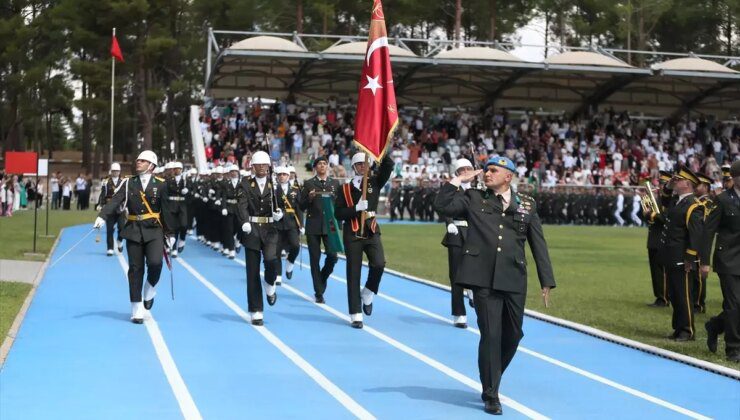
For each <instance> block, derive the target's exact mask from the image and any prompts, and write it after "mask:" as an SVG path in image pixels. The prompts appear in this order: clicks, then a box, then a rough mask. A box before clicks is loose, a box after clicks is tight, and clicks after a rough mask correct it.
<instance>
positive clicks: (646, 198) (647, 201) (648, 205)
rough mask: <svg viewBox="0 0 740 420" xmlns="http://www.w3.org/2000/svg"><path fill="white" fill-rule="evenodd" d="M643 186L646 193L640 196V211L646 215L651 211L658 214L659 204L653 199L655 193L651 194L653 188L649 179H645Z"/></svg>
mask: <svg viewBox="0 0 740 420" xmlns="http://www.w3.org/2000/svg"><path fill="white" fill-rule="evenodd" d="M644 187H645V189H646V190H647V194H645V195H641V196H640V205H641V206H642V211H643V212H644V213H645V214H648V215H649V214H652V213H655V214H656V215H657V214H660V205H658V201H657V200H656V199H655V195H653V188H652V185H650V181H645V182H644Z"/></svg>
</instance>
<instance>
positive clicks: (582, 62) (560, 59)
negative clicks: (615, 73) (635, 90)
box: [545, 51, 632, 68]
mask: <svg viewBox="0 0 740 420" xmlns="http://www.w3.org/2000/svg"><path fill="white" fill-rule="evenodd" d="M545 63H546V64H560V65H572V66H602V67H624V68H631V67H632V66H630V65H629V64H627V63H624V62H622V61H619V60H617V59H614V58H611V57H609V56H608V55H604V54H599V53H595V52H591V51H567V52H564V53H562V54H557V55H553V56H551V57H548V58H547V59H546V60H545Z"/></svg>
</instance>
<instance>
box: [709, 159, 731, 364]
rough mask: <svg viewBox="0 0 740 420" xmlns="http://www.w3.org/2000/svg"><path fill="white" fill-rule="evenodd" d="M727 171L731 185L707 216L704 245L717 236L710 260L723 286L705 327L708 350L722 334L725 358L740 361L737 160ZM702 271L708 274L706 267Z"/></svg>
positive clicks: (714, 347) (715, 346)
mask: <svg viewBox="0 0 740 420" xmlns="http://www.w3.org/2000/svg"><path fill="white" fill-rule="evenodd" d="M730 174H731V176H732V180H733V185H734V186H731V188H729V189H727V190H726V191H723V192H722V193H721V194H719V195H718V196H717V199H716V200H715V203H716V206H715V207H714V208H713V209H712V210H711V211H710V212H709V214H708V215H707V219H706V234H707V235H706V236H707V238H706V246H707V247H711V245H712V242H713V241H714V237H715V235H716V236H717V242H716V244H715V246H714V260H713V263H714V271H715V272H716V273H717V274H718V275H719V285H720V287H721V289H722V312H720V314H719V315H717V316H715V317H712V318H711V319H710V320H709V321H708V322H707V323H706V324H704V326H705V328H706V330H707V346H708V347H709V350H710V351H711V352H712V353H714V352H716V351H717V336H718V335H719V334H722V333H724V334H725V355H726V356H727V360H729V361H731V362H735V363H740V160H737V161H735V163H733V164H732V167H731V169H730ZM707 262H708V260H707ZM702 272H703V273H705V274H708V273H709V266H708V265H706V266H703V267H702Z"/></svg>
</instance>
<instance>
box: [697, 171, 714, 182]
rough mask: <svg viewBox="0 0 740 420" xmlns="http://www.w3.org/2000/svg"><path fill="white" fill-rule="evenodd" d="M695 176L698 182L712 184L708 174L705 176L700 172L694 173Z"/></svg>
mask: <svg viewBox="0 0 740 420" xmlns="http://www.w3.org/2000/svg"><path fill="white" fill-rule="evenodd" d="M696 177H697V178H699V182H700V183H702V184H707V185H712V184H713V181H712V180H711V178H709V177H708V176H706V175H704V174H702V173H698V174H696Z"/></svg>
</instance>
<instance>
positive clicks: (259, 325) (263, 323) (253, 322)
mask: <svg viewBox="0 0 740 420" xmlns="http://www.w3.org/2000/svg"><path fill="white" fill-rule="evenodd" d="M252 325H256V326H258V327H261V326H263V325H265V321H263V320H261V319H253V320H252Z"/></svg>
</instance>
